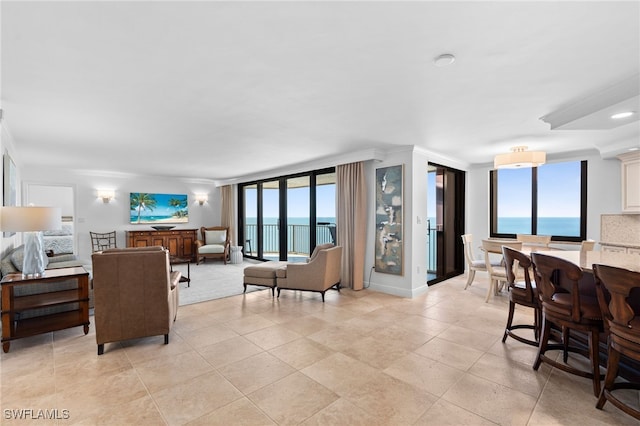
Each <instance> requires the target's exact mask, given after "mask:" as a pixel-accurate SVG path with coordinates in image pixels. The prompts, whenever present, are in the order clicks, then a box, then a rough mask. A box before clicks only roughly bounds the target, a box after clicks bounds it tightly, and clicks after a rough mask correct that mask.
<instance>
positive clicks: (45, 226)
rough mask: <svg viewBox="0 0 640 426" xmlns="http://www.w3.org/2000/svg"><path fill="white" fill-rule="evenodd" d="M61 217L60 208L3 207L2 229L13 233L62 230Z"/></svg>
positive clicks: (1, 210) (1, 215) (0, 209)
mask: <svg viewBox="0 0 640 426" xmlns="http://www.w3.org/2000/svg"><path fill="white" fill-rule="evenodd" d="M61 217H62V210H61V209H60V207H2V208H0V229H2V230H3V231H13V232H32V231H49V230H52V229H60V228H62V220H61Z"/></svg>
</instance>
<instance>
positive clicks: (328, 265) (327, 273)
mask: <svg viewBox="0 0 640 426" xmlns="http://www.w3.org/2000/svg"><path fill="white" fill-rule="evenodd" d="M341 268H342V247H340V246H333V245H332V244H328V245H323V246H322V247H316V249H315V250H314V252H313V253H312V254H311V257H310V258H309V261H308V262H307V263H287V267H286V268H281V269H278V270H277V271H276V277H277V288H278V297H280V290H285V289H288V290H303V291H315V292H318V293H320V294H322V301H323V302H324V293H325V292H326V291H327V290H329V289H330V288H332V287H335V288H336V289H337V290H338V291H340V279H341V278H340V274H341Z"/></svg>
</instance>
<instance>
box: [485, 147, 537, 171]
mask: <svg viewBox="0 0 640 426" xmlns="http://www.w3.org/2000/svg"><path fill="white" fill-rule="evenodd" d="M524 149H526V147H516V148H513V151H512V152H510V153H508V154H498V155H496V156H495V158H494V159H493V167H494V168H496V169H516V168H519V167H538V166H540V165H542V164H544V163H545V162H546V161H547V154H546V153H544V152H542V151H525V150H524Z"/></svg>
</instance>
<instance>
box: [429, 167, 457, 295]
mask: <svg viewBox="0 0 640 426" xmlns="http://www.w3.org/2000/svg"><path fill="white" fill-rule="evenodd" d="M427 214H428V222H427V232H428V235H427V245H428V246H427V256H428V259H427V283H428V284H429V285H431V284H435V283H438V282H440V281H443V280H446V279H449V278H451V277H454V276H456V275H460V274H462V273H464V258H463V244H462V240H461V235H462V234H463V231H464V172H463V171H460V170H456V169H452V168H449V167H444V166H440V165H437V164H429V166H428V169H427Z"/></svg>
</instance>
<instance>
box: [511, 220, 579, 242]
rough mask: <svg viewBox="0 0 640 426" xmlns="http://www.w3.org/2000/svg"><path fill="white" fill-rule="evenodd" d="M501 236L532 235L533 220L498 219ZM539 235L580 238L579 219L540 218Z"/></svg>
mask: <svg viewBox="0 0 640 426" xmlns="http://www.w3.org/2000/svg"><path fill="white" fill-rule="evenodd" d="M498 233H500V234H530V233H531V219H530V218H527V217H500V218H498ZM537 234H538V235H561V236H563V237H579V236H580V218H579V217H539V218H538V232H537Z"/></svg>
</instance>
